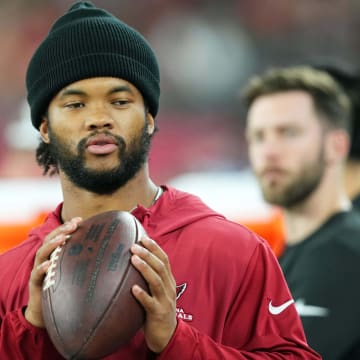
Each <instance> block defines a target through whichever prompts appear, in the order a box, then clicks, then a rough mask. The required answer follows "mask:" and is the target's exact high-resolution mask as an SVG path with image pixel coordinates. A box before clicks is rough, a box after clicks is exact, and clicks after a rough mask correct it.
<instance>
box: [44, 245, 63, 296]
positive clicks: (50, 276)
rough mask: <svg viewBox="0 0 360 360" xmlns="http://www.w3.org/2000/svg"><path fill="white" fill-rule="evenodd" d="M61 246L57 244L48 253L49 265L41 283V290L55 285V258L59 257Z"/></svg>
mask: <svg viewBox="0 0 360 360" xmlns="http://www.w3.org/2000/svg"><path fill="white" fill-rule="evenodd" d="M61 248H62V247H61V246H58V247H57V248H56V249H55V250H54V251H53V252H52V253H51V255H50V259H49V260H50V266H49V268H48V269H47V271H46V276H45V279H44V283H43V291H45V290H47V289H48V288H50V287H51V286H53V285H55V269H56V265H57V260H58V259H59V254H60V252H61Z"/></svg>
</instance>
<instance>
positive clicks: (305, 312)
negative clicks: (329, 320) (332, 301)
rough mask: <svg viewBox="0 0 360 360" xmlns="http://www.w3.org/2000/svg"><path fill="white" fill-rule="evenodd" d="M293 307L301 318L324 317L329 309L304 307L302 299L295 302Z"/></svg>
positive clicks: (312, 306) (311, 306)
mask: <svg viewBox="0 0 360 360" xmlns="http://www.w3.org/2000/svg"><path fill="white" fill-rule="evenodd" d="M295 306H296V310H297V312H298V314H299V315H300V316H302V317H305V316H316V317H326V316H327V315H328V314H329V312H330V311H329V309H327V308H324V307H321V306H314V305H306V304H305V300H304V299H298V300H296V302H295Z"/></svg>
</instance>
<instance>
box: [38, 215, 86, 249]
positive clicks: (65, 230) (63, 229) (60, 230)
mask: <svg viewBox="0 0 360 360" xmlns="http://www.w3.org/2000/svg"><path fill="white" fill-rule="evenodd" d="M81 221H82V218H80V217H75V218H73V219H71V220H70V221H67V222H65V223H64V224H62V225H61V226H59V227H57V228H56V229H55V230H53V231H52V232H51V233H49V234H48V235H47V236H46V237H45V240H44V243H47V242H50V241H51V240H52V239H54V238H55V237H56V236H58V235H60V234H65V235H67V234H71V233H72V232H74V231H75V230H76V229H77V227H78V225H79V224H80V222H81Z"/></svg>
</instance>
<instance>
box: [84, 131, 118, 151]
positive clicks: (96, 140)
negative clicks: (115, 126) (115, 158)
mask: <svg viewBox="0 0 360 360" xmlns="http://www.w3.org/2000/svg"><path fill="white" fill-rule="evenodd" d="M117 148H118V144H117V142H116V140H115V139H114V138H113V137H112V136H110V135H106V134H98V135H94V136H92V137H90V138H89V139H88V141H87V142H86V149H87V151H88V152H90V153H91V154H95V155H107V154H111V153H112V152H114V151H116V150H117Z"/></svg>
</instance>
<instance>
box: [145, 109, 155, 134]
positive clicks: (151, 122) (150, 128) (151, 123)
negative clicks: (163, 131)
mask: <svg viewBox="0 0 360 360" xmlns="http://www.w3.org/2000/svg"><path fill="white" fill-rule="evenodd" d="M146 123H147V131H148V134H149V135H152V134H153V133H154V131H155V120H154V117H153V116H152V115H151V114H150V113H149V112H147V113H146Z"/></svg>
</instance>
